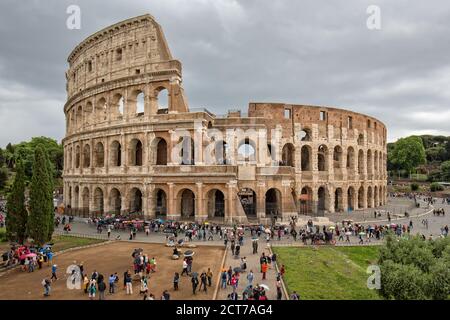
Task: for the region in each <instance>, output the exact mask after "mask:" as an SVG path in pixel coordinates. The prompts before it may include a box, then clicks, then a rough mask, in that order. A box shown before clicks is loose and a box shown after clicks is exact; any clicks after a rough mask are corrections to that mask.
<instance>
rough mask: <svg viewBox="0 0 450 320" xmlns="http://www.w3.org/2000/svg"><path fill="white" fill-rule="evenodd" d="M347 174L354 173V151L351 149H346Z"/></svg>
mask: <svg viewBox="0 0 450 320" xmlns="http://www.w3.org/2000/svg"><path fill="white" fill-rule="evenodd" d="M347 172H348V173H350V174H351V173H354V172H355V149H353V148H352V147H349V148H348V149H347Z"/></svg>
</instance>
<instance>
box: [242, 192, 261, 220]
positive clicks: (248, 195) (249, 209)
mask: <svg viewBox="0 0 450 320" xmlns="http://www.w3.org/2000/svg"><path fill="white" fill-rule="evenodd" d="M238 196H239V200H240V202H241V204H242V208H243V210H244V212H245V215H246V216H247V217H256V208H257V206H256V204H257V202H256V200H257V199H256V192H255V191H253V190H252V189H250V188H244V189H241V190H240V191H239V193H238Z"/></svg>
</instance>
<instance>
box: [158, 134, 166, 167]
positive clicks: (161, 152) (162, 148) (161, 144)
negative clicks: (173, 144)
mask: <svg viewBox="0 0 450 320" xmlns="http://www.w3.org/2000/svg"><path fill="white" fill-rule="evenodd" d="M156 165H157V166H165V165H167V142H166V140H164V139H162V138H160V139H159V141H158V144H157V145H156Z"/></svg>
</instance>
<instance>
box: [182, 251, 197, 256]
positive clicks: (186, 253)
mask: <svg viewBox="0 0 450 320" xmlns="http://www.w3.org/2000/svg"><path fill="white" fill-rule="evenodd" d="M194 254H195V252H194V251H192V250H188V251H186V252H185V253H184V256H185V257H192V256H193V255H194Z"/></svg>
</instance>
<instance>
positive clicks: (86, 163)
mask: <svg viewBox="0 0 450 320" xmlns="http://www.w3.org/2000/svg"><path fill="white" fill-rule="evenodd" d="M90 166H91V147H90V146H89V145H88V144H85V145H84V147H83V168H89V167H90Z"/></svg>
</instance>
